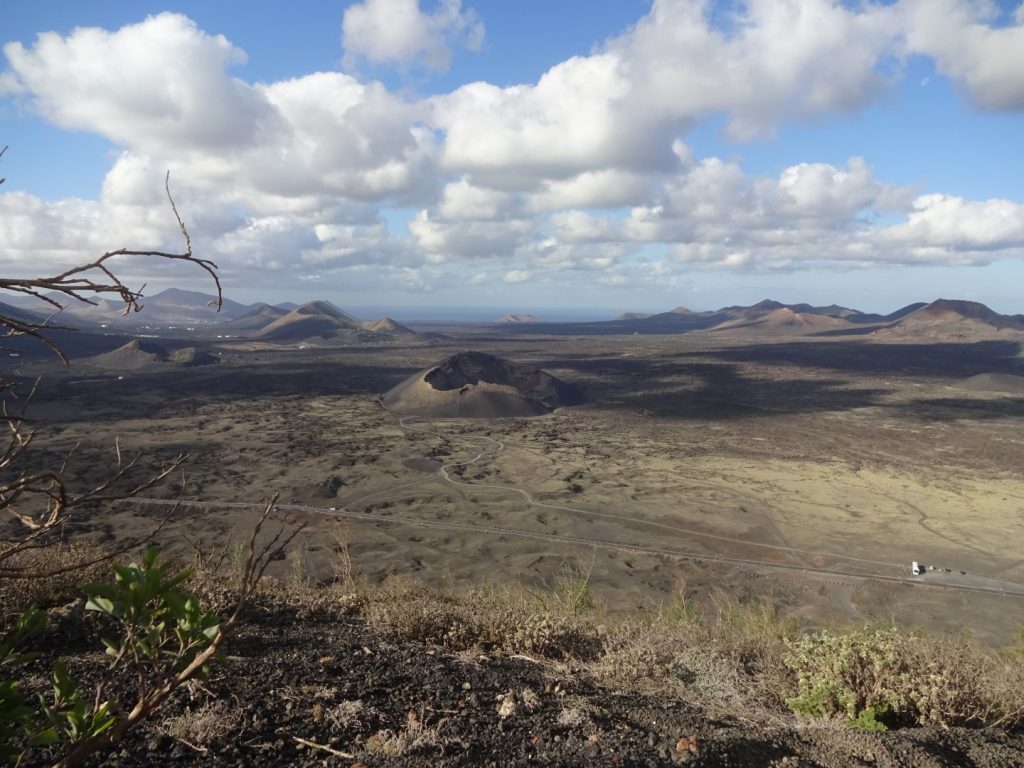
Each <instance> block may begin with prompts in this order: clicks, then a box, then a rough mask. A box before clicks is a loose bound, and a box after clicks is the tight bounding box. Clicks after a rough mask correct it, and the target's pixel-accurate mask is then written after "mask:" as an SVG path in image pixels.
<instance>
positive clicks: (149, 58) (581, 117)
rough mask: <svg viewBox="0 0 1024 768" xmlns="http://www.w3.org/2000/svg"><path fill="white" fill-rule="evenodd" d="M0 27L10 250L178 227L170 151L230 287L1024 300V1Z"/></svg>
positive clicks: (449, 11)
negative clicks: (169, 184) (171, 203)
mask: <svg viewBox="0 0 1024 768" xmlns="http://www.w3.org/2000/svg"><path fill="white" fill-rule="evenodd" d="M87 28H93V29H87ZM38 35H43V36H42V37H37V36H38ZM0 42H2V43H5V45H4V55H3V57H0V146H2V145H3V144H7V145H10V149H9V150H8V153H7V154H6V155H5V156H4V158H3V161H2V166H0V175H3V176H6V177H7V182H6V183H5V184H4V185H3V187H0V260H2V262H3V268H4V269H6V270H7V271H8V273H9V274H14V273H19V274H34V273H37V272H39V271H40V269H41V268H42V269H46V270H49V269H59V268H60V267H61V266H62V265H67V264H73V263H75V260H76V259H80V258H82V257H84V256H86V255H90V254H94V253H97V252H102V251H103V250H106V249H107V248H114V247H120V246H131V247H168V248H170V247H175V246H176V245H177V243H176V242H175V240H174V228H173V219H172V220H171V221H168V220H167V219H168V217H169V215H170V214H169V211H168V210H167V207H166V203H165V201H164V200H163V199H162V197H161V195H162V178H163V174H164V173H165V172H166V171H167V170H170V171H171V173H172V180H173V185H174V190H175V194H176V198H177V200H178V202H179V206H180V207H181V208H182V213H183V215H184V216H185V218H186V220H187V221H188V222H189V224H190V228H191V230H192V234H193V238H194V240H195V243H196V247H197V251H201V252H202V255H204V256H209V257H210V258H213V259H214V260H215V261H217V262H218V264H220V265H221V273H222V276H223V278H224V283H225V289H226V291H227V293H228V294H229V295H230V296H232V297H233V298H238V299H240V300H258V299H263V300H271V301H273V300H286V299H289V300H296V301H302V300H306V299H310V298H316V297H324V298H329V299H331V300H333V301H335V302H337V303H338V304H339V305H342V306H367V305H373V306H375V307H382V308H387V309H390V311H392V312H393V313H394V314H396V315H402V316H405V317H411V316H414V315H415V311H416V308H418V307H434V308H449V307H459V306H465V307H485V308H486V307H491V306H493V307H496V308H499V307H500V308H502V309H503V310H505V309H519V310H524V311H525V310H538V311H539V313H540V314H545V315H546V316H549V317H555V316H557V315H558V314H559V312H564V313H566V314H567V315H568V314H572V315H574V316H578V315H579V313H580V312H584V314H585V310H592V311H593V314H594V316H595V317H600V316H605V315H608V314H615V313H618V312H619V311H623V310H661V309H667V308H670V307H672V306H675V305H679V304H684V305H686V306H690V307H692V308H695V309H707V308H713V307H716V306H721V305H725V304H732V303H748V302H754V301H757V300H759V299H761V298H765V297H767V296H771V297H773V298H777V299H780V300H784V301H793V302H795V301H810V302H823V303H831V302H833V301H836V302H839V303H844V304H848V305H852V306H856V307H859V308H862V309H865V310H874V311H879V310H883V311H889V310H891V309H894V308H896V307H898V306H901V305H903V304H906V303H909V302H911V301H919V300H930V299H933V298H936V297H938V296H948V297H961V298H971V299H975V300H979V301H984V302H986V303H988V304H989V305H990V306H992V307H993V308H995V309H998V310H1001V311H1005V312H1024V302H1022V300H1021V299H1019V298H1018V297H1019V295H1020V292H1019V289H1018V286H1019V285H1020V284H1022V283H1024V268H1022V264H1024V261H1022V260H1024V149H1022V142H1021V137H1024V9H1022V7H1021V5H1020V4H1019V3H1017V2H1003V3H1001V4H995V3H992V4H989V5H986V4H985V3H983V2H975V1H974V0H970V1H968V0H896V1H895V2H886V3H870V2H863V3H861V2H857V3H852V2H850V3H844V4H840V3H837V2H831V0H793V2H791V3H778V2H768V0H751V1H750V2H747V3H743V2H729V3H711V2H706V3H702V2H697V0H661V1H659V2H656V3H654V4H652V3H649V2H641V1H640V0H622V1H621V2H615V3H583V2H562V3H541V2H521V3H507V2H498V1H497V0H489V1H487V2H467V1H464V2H461V3H460V2H457V0H442V1H441V2H434V1H433V0H430V1H428V0H421V1H420V2H417V0H362V1H361V2H358V3H342V2H330V3H329V2H309V3H303V4H302V8H301V11H300V12H296V11H294V10H289V9H287V8H285V7H284V6H283V5H282V4H281V3H277V2H248V3H245V4H236V3H228V2H221V3H199V2H176V3H151V2H133V3H125V2H90V3H78V2H40V3H34V4H27V3H26V4H21V5H20V6H18V7H16V8H14V9H13V10H11V11H9V12H8V13H7V15H6V17H5V24H4V28H3V30H2V32H0ZM317 73H320V74H317ZM124 270H125V274H126V275H128V276H129V277H130V278H132V279H137V280H139V281H140V282H141V281H145V282H147V283H148V284H149V285H150V286H151V288H152V289H156V288H160V287H164V286H169V285H172V284H175V285H183V286H185V287H194V288H199V289H202V288H203V287H204V284H203V283H202V280H201V279H200V278H199V277H198V276H196V275H192V274H190V273H188V272H181V271H178V270H168V269H167V268H165V267H163V266H162V265H160V266H153V265H145V264H126V265H125V267H124Z"/></svg>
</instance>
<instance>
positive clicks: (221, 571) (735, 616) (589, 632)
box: [0, 548, 1024, 765]
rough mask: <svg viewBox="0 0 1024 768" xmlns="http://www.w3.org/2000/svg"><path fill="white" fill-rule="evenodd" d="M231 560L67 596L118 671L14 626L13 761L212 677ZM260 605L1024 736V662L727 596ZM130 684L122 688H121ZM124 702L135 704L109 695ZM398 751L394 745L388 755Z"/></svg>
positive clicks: (209, 714) (396, 589) (852, 719)
mask: <svg viewBox="0 0 1024 768" xmlns="http://www.w3.org/2000/svg"><path fill="white" fill-rule="evenodd" d="M224 560H225V562H224V563H223V564H222V565H221V566H218V567H217V568H210V567H207V564H204V563H203V562H198V563H197V564H196V567H194V568H192V569H189V570H181V569H176V568H172V566H171V565H170V564H168V563H166V562H161V560H160V559H159V557H158V550H156V549H155V548H151V549H149V550H147V551H146V552H145V554H144V555H143V556H142V557H141V559H140V560H138V562H136V563H133V564H129V565H117V566H114V567H113V569H112V573H111V574H110V576H111V578H108V579H104V580H97V581H95V582H90V583H87V584H86V585H85V586H84V588H82V589H83V592H82V594H81V597H80V601H81V602H80V606H84V608H85V609H86V610H85V611H84V612H81V611H80V612H78V613H77V614H76V613H75V612H74V611H72V612H71V613H68V609H67V606H64V607H61V605H62V604H63V603H62V601H65V600H66V598H67V590H66V585H63V584H62V585H61V586H60V589H58V590H56V591H55V593H54V602H51V603H50V605H54V606H55V607H53V608H49V609H48V610H49V612H50V615H51V618H52V617H54V616H55V617H57V619H58V621H59V622H64V623H65V625H64V626H65V629H66V623H67V622H69V621H71V622H76V623H77V626H78V627H79V634H80V635H83V636H85V637H92V638H95V639H96V641H97V645H96V647H98V646H99V643H102V644H103V646H105V648H106V654H107V659H108V662H107V663H106V664H105V665H102V666H99V665H96V663H95V661H94V660H93V659H94V657H90V654H88V653H82V652H78V653H76V654H71V655H70V656H69V657H68V658H66V659H63V660H62V659H59V658H55V657H54V655H53V654H52V653H50V654H40V653H31V652H26V650H25V649H26V648H29V647H31V643H32V642H33V640H34V639H36V638H40V637H45V635H46V633H47V632H49V631H53V630H52V627H50V628H48V626H47V613H46V612H45V611H44V610H39V609H34V608H33V609H30V610H27V611H24V612H23V613H22V614H21V615H20V616H19V617H18V618H17V619H16V620H10V619H8V620H7V621H6V625H5V630H6V634H5V635H4V636H3V642H2V644H0V744H2V745H3V751H2V752H0V761H7V762H11V763H15V762H18V761H19V760H23V759H24V758H25V756H26V755H29V754H31V755H32V756H33V760H34V761H35V762H36V763H38V762H40V761H42V760H50V761H56V763H57V764H58V765H70V764H74V761H73V760H71V761H69V762H64V763H61V762H60V761H61V760H68V759H69V756H71V755H74V754H75V751H76V749H78V748H80V747H81V746H82V745H84V744H92V745H93V746H97V745H98V746H99V747H100V748H102V747H103V746H108V745H109V743H108V742H109V741H110V740H109V735H110V734H113V733H115V732H117V733H123V731H124V730H125V727H124V723H125V719H126V717H127V716H128V713H129V712H130V711H131V710H132V706H131V703H132V702H145V701H147V698H146V697H147V696H148V695H149V692H152V691H153V690H157V689H160V688H161V687H162V686H166V684H167V683H168V681H171V680H182V679H184V678H183V675H186V676H187V675H194V676H196V677H202V676H203V675H204V674H205V672H206V670H207V668H208V665H209V664H210V663H212V662H215V661H216V660H217V658H218V655H217V654H210V655H208V656H204V654H205V653H206V652H207V651H209V650H210V649H211V646H212V645H213V644H214V643H215V642H216V638H217V637H218V636H219V635H218V633H219V632H220V629H221V627H222V626H223V625H224V622H222V621H221V619H219V618H218V616H217V614H215V613H213V612H211V611H209V610H207V609H206V608H204V607H203V606H207V607H213V608H215V609H217V610H221V611H223V610H227V609H229V608H230V607H231V605H232V604H233V602H234V601H235V597H234V596H235V595H236V594H237V592H238V588H239V584H241V583H243V581H244V578H245V577H244V574H243V573H242V570H241V564H240V563H235V564H233V563H232V562H230V559H229V558H224ZM236 571H238V572H237V573H236ZM39 594H43V592H39ZM250 605H251V606H252V607H254V608H257V609H258V610H259V612H260V613H261V614H264V615H268V616H274V615H278V614H286V615H289V616H292V617H296V618H297V619H298V620H301V619H302V618H303V617H304V616H314V615H316V616H319V617H321V618H323V617H326V618H328V619H329V620H330V619H331V618H332V617H333V618H337V619H338V620H345V621H348V622H351V621H359V622H363V623H364V625H365V629H366V638H367V639H366V642H367V644H368V645H371V644H372V643H374V642H385V643H392V642H398V643H415V644H422V645H426V646H434V647H441V648H444V649H446V650H449V651H452V652H462V651H472V652H474V653H485V654H490V655H513V656H526V657H529V658H531V659H533V660H535V661H537V662H539V663H543V664H551V665H555V666H559V665H561V666H562V667H565V668H571V669H573V670H576V671H577V672H580V673H582V674H585V675H588V676H590V677H591V678H592V679H593V680H594V681H596V682H597V683H598V684H600V685H602V686H604V687H606V688H607V689H608V690H610V691H615V690H620V691H626V690H632V691H636V690H642V691H645V692H648V693H652V694H658V695H665V696H670V697H675V698H679V699H683V700H686V701H689V702H691V703H693V704H694V705H696V706H698V707H700V708H701V709H703V710H704V711H706V712H708V713H709V714H710V715H712V716H729V717H731V718H739V719H740V720H741V721H743V722H750V723H758V724H763V725H770V724H779V723H784V722H794V721H799V720H800V719H804V718H811V719H814V720H826V721H838V722H843V723H846V724H847V725H849V726H850V727H853V728H857V729H861V730H866V731H885V730H890V729H894V728H910V727H917V726H939V727H943V728H948V727H955V726H964V727H999V728H1003V729H1006V730H1015V729H1020V728H1021V726H1022V725H1024V656H1022V655H1021V654H1020V653H1019V652H1018V651H1017V650H1016V649H1011V650H1008V651H1007V652H1005V653H997V652H993V651H989V650H986V649H983V648H981V647H979V646H977V645H975V644H973V643H971V642H970V641H968V640H965V639H963V638H959V639H942V638H936V637H929V636H925V635H922V634H919V633H913V632H906V631H903V630H900V629H898V628H896V627H892V626H877V627H866V628H863V629H856V630H852V631H843V632H840V631H835V630H820V631H815V632H811V633H801V632H800V631H799V627H798V626H797V624H796V623H794V622H793V621H790V620H786V619H784V618H783V617H781V616H780V615H779V614H778V612H777V610H776V608H775V606H774V605H773V604H772V603H771V602H770V601H768V600H754V601H750V602H740V601H737V600H733V599H729V598H727V597H724V596H721V595H719V596H716V597H715V598H713V599H711V600H706V601H704V602H703V603H702V604H701V605H700V606H698V605H697V604H696V603H695V602H693V601H690V602H685V601H680V604H679V605H677V606H670V607H668V608H666V609H665V610H663V611H660V612H658V613H657V614H649V615H643V616H640V615H635V616H631V617H622V616H613V615H609V614H607V613H606V612H604V611H603V610H602V608H601V606H600V604H599V603H598V601H597V600H596V599H595V597H594V595H593V594H592V593H591V590H590V588H589V585H588V580H587V579H586V577H585V575H583V576H581V575H580V574H579V573H575V574H570V576H568V577H566V578H562V579H558V580H557V581H556V582H555V583H554V585H553V586H552V587H550V588H546V589H544V588H541V589H538V588H531V589H527V588H519V587H505V588H489V589H483V588H480V589H472V590H467V591H463V592H455V591H453V590H439V589H433V588H430V587H428V586H426V585H424V584H422V583H417V582H413V581H396V582H392V583H388V584H385V585H383V586H375V587H366V586H359V585H357V584H355V583H354V582H353V581H351V580H346V581H344V582H343V583H337V584H335V585H333V586H325V587H318V586H315V585H311V584H310V583H309V582H308V581H307V580H305V579H299V580H297V579H287V578H286V579H285V580H284V581H267V582H264V583H262V584H261V585H260V587H259V589H258V590H256V591H253V592H252V593H251V594H250ZM86 646H87V643H86V642H85V641H83V647H86ZM51 647H52V646H51ZM213 650H214V651H216V650H217V649H216V648H214V649H213ZM62 661H63V662H64V663H67V665H68V667H70V668H71V669H72V670H73V671H74V674H69V672H68V671H67V670H66V669H65V666H64V663H62ZM197 661H198V662H201V663H198V664H197ZM90 665H92V666H91V667H90ZM125 671H130V672H131V674H130V675H124V674H122V673H123V672H125ZM226 674H231V670H230V668H229V667H228V668H226ZM118 675H120V676H121V678H122V679H121V680H120V681H119V683H118V684H117V685H108V684H109V683H110V681H111V680H112V679H113V678H114V677H115V676H118ZM75 678H78V679H79V680H86V681H87V683H85V684H82V683H77V682H76V680H75ZM129 682H130V683H131V685H129V684H128V683H129ZM108 688H110V689H116V691H117V695H116V696H115V695H113V694H110V695H108V693H107V691H108ZM133 688H137V690H133ZM126 696H127V699H126ZM122 701H128V702H129V704H128V706H125V704H123V703H122ZM162 703H163V699H161V700H159V701H156V702H155V705H154V706H151V707H150V708H149V711H148V713H147V714H148V715H153V716H155V718H156V722H155V724H154V726H153V727H155V728H156V730H157V732H159V733H163V734H166V735H170V736H171V737H172V738H175V739H181V740H184V742H185V743H190V744H191V743H198V744H212V743H216V742H218V741H223V740H225V739H228V738H230V733H231V729H232V726H231V725H230V724H231V723H236V722H237V721H238V718H239V717H241V714H240V713H241V708H240V705H239V703H238V702H235V703H234V704H232V703H231V702H228V701H216V702H209V703H207V704H206V705H205V706H204V707H203V708H201V709H198V710H188V711H185V712H177V710H176V711H175V712H174V713H171V714H166V715H164V714H162V713H161V712H160V710H161V704H162ZM139 706H140V705H139V704H136V705H135V708H136V709H137V708H138V707H139ZM178 709H180V708H178ZM119 729H120V730H119ZM411 733H412V732H411V731H410V734H411ZM417 733H418V732H417ZM410 734H407V735H410ZM105 737H106V738H108V741H103V739H104V738H105ZM420 737H422V734H420V735H419V736H417V738H420ZM396 738H398V737H397V736H396ZM410 738H411V735H410ZM110 743H112V742H110ZM389 744H390V742H388V744H382V745H380V750H381V751H382V754H383V753H384V752H387V750H388V749H390V748H391V747H390V746H388V745H389ZM369 746H370V745H369V743H368V745H367V749H368V750H369Z"/></svg>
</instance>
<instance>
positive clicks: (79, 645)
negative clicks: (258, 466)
mask: <svg viewBox="0 0 1024 768" xmlns="http://www.w3.org/2000/svg"><path fill="white" fill-rule="evenodd" d="M58 632H59V635H58V636H57V637H52V636H51V638H49V639H48V641H47V642H46V643H45V644H46V645H49V646H51V648H53V647H63V649H64V650H63V653H64V654H67V652H68V650H69V649H70V648H74V649H76V650H78V651H79V652H81V651H84V650H85V649H86V648H94V647H95V646H92V645H90V644H87V643H86V642H84V641H85V638H84V637H83V635H82V633H81V631H80V629H79V630H78V631H75V630H74V629H73V628H72V627H68V626H67V625H66V624H65V627H64V629H61V630H58ZM60 635H63V636H64V640H66V642H62V641H61V637H60ZM90 653H91V654H92V655H91V656H85V655H78V656H72V657H71V658H67V657H65V660H66V661H67V662H68V663H69V666H70V667H71V668H72V670H73V673H75V674H76V675H81V674H82V673H84V671H85V669H86V668H87V667H90V666H91V667H93V668H94V669H95V668H96V664H97V663H102V662H98V660H97V655H96V654H95V653H94V652H92V651H90ZM228 653H229V654H230V656H229V659H228V662H227V666H222V667H220V668H219V669H218V671H216V672H215V673H214V674H213V676H212V677H211V678H210V679H209V680H207V681H206V682H205V683H204V686H203V687H204V688H205V691H204V690H203V689H201V688H199V687H198V686H197V687H195V688H193V691H192V694H193V697H192V698H191V699H190V698H189V695H188V693H187V692H186V691H183V690H182V691H179V692H178V695H177V698H176V699H175V700H174V701H173V703H172V704H170V705H169V706H168V707H167V708H166V710H165V713H164V715H163V719H164V723H165V727H164V728H163V729H162V728H161V725H160V723H148V724H145V725H143V726H142V727H140V728H138V729H137V730H136V731H135V732H133V733H131V734H130V735H129V737H128V738H127V739H126V740H125V741H124V742H122V744H120V745H118V746H117V747H115V748H114V750H113V751H112V752H110V753H107V754H104V755H102V756H99V757H97V758H96V759H94V760H93V761H92V763H91V764H92V765H96V766H99V765H103V766H124V767H128V766H151V765H155V764H159V765H170V766H186V765H188V766H191V765H197V766H198V765H202V766H290V765H340V766H360V765H362V766H367V767H369V766H423V765H432V766H526V765H566V766H601V765H608V766H662V765H664V766H671V765H680V764H687V765H693V766H776V767H777V768H784V767H785V768H796V767H797V766H829V767H832V766H835V768H846V767H847V766H882V767H885V766H901V767H902V766H907V767H909V766H915V767H928V766H936V767H938V766H971V765H977V766H1021V765H1024V734H1012V735H1009V736H1008V735H1006V734H1004V733H1003V732H1000V731H996V730H966V729H952V730H947V731H941V730H937V729H915V730H904V731H896V732H889V733H882V734H878V733H865V732H860V731H856V730H853V729H851V728H847V727H844V726H838V725H832V724H821V725H819V724H816V725H785V726H779V727H771V728H765V727H759V726H756V725H753V724H750V723H745V722H741V721H739V720H737V719H733V718H729V717H726V718H714V717H711V716H709V715H708V714H707V713H706V712H703V711H702V710H701V709H700V708H699V707H698V706H696V705H694V704H690V703H687V702H685V701H682V700H680V699H676V698H673V697H669V696H664V695H654V694H650V693H639V692H627V691H621V690H619V691H617V690H610V689H608V688H606V687H603V686H602V685H600V684H598V683H596V682H595V681H593V679H592V678H590V677H589V676H588V675H587V674H586V673H585V672H584V671H582V670H580V669H574V668H573V667H571V666H570V665H564V664H553V663H548V662H539V661H532V660H528V659H526V658H524V657H514V656H513V657H500V656H494V655H488V656H483V655H475V654H471V653H466V654H451V653H448V652H445V651H443V650H441V649H437V648H430V647H425V646H423V645H419V644H386V643H382V642H380V641H378V640H376V639H374V638H373V637H372V636H371V635H370V633H369V630H368V629H367V627H366V626H365V624H364V622H363V621H362V619H360V618H356V617H352V618H341V619H338V618H330V619H328V618H323V617H321V618H313V619H309V618H299V617H297V616H294V615H291V614H287V613H278V614H275V615H270V616H264V617H263V618H262V619H260V621H259V623H256V624H249V625H246V626H243V627H242V628H241V629H240V631H239V634H238V635H237V637H236V638H234V640H233V641H232V642H231V643H230V645H229V647H228ZM83 676H84V675H83ZM211 695H215V696H216V697H217V699H218V700H220V701H221V702H222V704H221V705H220V706H223V707H224V711H225V712H227V713H228V714H230V713H232V712H235V713H236V714H235V717H236V719H235V720H234V725H233V726H232V728H231V729H230V731H229V732H228V734H227V735H226V736H223V737H222V738H220V739H219V740H215V741H213V742H210V743H209V746H207V747H205V748H204V747H203V746H202V745H197V744H193V745H191V746H189V745H186V744H185V743H183V742H182V741H179V740H177V739H175V738H173V737H171V736H169V735H167V734H166V730H167V729H166V722H167V721H168V720H170V719H173V718H175V717H180V716H181V715H182V714H183V713H184V712H186V711H187V710H199V709H201V708H202V707H203V706H204V705H205V704H207V703H209V702H210V701H212V700H211V698H210V697H211ZM238 710H240V713H239V712H238ZM296 737H298V738H301V739H306V740H309V741H312V742H315V743H317V744H319V745H323V746H326V747H329V748H331V749H333V750H336V751H337V752H341V753H348V754H350V755H351V757H341V756H339V755H335V754H331V753H329V752H327V751H324V750H322V749H317V748H314V747H309V746H304V745H302V744H301V743H300V742H299V741H297V740H296ZM204 749H205V751H204Z"/></svg>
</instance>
